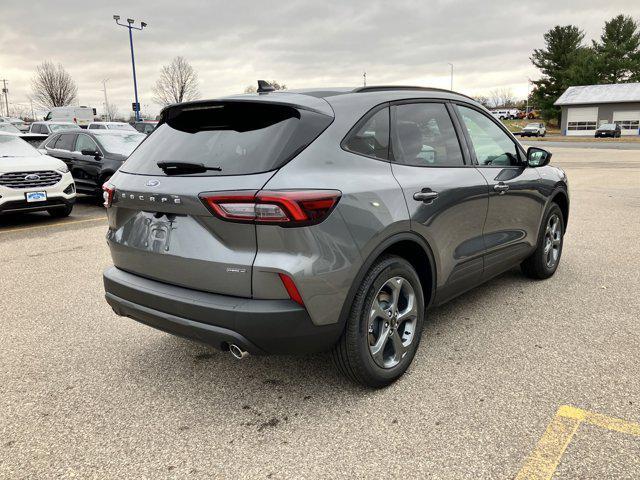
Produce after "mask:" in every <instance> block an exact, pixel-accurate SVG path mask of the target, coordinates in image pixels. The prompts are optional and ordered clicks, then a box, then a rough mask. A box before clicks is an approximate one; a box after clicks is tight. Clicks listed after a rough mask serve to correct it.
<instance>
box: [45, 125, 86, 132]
mask: <svg viewBox="0 0 640 480" xmlns="http://www.w3.org/2000/svg"><path fill="white" fill-rule="evenodd" d="M49 128H50V129H51V131H52V132H60V131H62V130H80V127H79V126H78V125H76V124H75V123H50V124H49Z"/></svg>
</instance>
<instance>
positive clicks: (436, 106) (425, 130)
mask: <svg viewBox="0 0 640 480" xmlns="http://www.w3.org/2000/svg"><path fill="white" fill-rule="evenodd" d="M395 109H396V116H395V117H396V119H395V125H394V142H393V156H394V158H395V160H396V161H397V162H398V163H403V164H405V165H414V166H418V167H430V166H435V167H443V166H459V165H463V164H464V161H463V159H462V151H461V150H460V143H459V142H458V137H457V136H456V131H455V129H454V128H453V122H452V121H451V117H450V116H449V112H447V108H446V107H445V106H444V104H442V103H413V104H407V105H398V106H396V107H395Z"/></svg>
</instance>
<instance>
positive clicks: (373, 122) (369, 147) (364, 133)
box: [343, 107, 389, 160]
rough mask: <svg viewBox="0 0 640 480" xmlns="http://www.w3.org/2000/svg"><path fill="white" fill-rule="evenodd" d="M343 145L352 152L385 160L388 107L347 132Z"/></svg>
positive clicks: (386, 155)
mask: <svg viewBox="0 0 640 480" xmlns="http://www.w3.org/2000/svg"><path fill="white" fill-rule="evenodd" d="M343 146H344V148H346V149H347V150H349V151H350V152H353V153H359V154H360V155H366V156H368V157H375V158H379V159H381V160H387V159H388V158H389V108H387V107H385V108H383V109H381V110H379V111H377V112H376V113H374V114H373V115H372V116H371V117H369V118H368V119H367V120H365V121H364V123H363V124H362V125H361V126H356V130H355V131H353V132H351V133H350V134H349V137H348V138H347V140H346V141H345V142H344V144H343Z"/></svg>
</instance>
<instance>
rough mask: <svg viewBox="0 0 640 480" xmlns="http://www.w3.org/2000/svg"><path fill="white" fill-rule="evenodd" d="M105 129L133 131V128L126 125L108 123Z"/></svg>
mask: <svg viewBox="0 0 640 480" xmlns="http://www.w3.org/2000/svg"><path fill="white" fill-rule="evenodd" d="M107 128H108V129H109V130H135V128H133V127H132V126H131V125H129V124H128V123H109V124H108V125H107Z"/></svg>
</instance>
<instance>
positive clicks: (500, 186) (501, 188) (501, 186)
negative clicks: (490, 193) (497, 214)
mask: <svg viewBox="0 0 640 480" xmlns="http://www.w3.org/2000/svg"><path fill="white" fill-rule="evenodd" d="M493 189H494V190H495V191H496V192H498V194H500V195H504V194H505V193H507V190H509V185H507V184H506V183H502V182H500V183H497V184H495V185H494V186H493Z"/></svg>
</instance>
